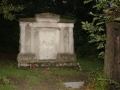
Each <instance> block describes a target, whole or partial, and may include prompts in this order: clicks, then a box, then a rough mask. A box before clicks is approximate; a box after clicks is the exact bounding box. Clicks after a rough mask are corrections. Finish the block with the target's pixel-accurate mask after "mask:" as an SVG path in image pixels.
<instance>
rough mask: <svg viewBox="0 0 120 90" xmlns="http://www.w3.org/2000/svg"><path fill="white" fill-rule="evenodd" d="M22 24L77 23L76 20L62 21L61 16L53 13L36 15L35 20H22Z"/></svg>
mask: <svg viewBox="0 0 120 90" xmlns="http://www.w3.org/2000/svg"><path fill="white" fill-rule="evenodd" d="M19 21H20V22H38V23H39V22H40V23H41V22H42V23H43V22H51V23H75V20H68V19H60V15H57V14H53V13H41V14H35V18H20V19H19Z"/></svg>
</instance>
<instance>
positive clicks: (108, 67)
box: [104, 22, 120, 90]
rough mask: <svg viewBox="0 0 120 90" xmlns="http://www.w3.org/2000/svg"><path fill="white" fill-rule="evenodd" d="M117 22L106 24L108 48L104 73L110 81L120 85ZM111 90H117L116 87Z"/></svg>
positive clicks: (119, 33) (119, 51)
mask: <svg viewBox="0 0 120 90" xmlns="http://www.w3.org/2000/svg"><path fill="white" fill-rule="evenodd" d="M117 25H118V23H116V22H107V23H106V33H107V38H106V46H105V60H104V73H105V75H107V76H108V77H109V78H110V79H112V80H114V81H115V82H118V83H120V59H119V58H120V30H114V27H115V26H117ZM111 90H116V89H115V88H114V87H113V88H112V89H111Z"/></svg>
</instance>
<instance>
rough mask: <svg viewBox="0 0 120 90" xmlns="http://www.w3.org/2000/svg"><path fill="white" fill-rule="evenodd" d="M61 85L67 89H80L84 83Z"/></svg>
mask: <svg viewBox="0 0 120 90" xmlns="http://www.w3.org/2000/svg"><path fill="white" fill-rule="evenodd" d="M63 84H65V87H67V88H80V87H81V86H83V85H84V82H83V81H81V82H64V83H63Z"/></svg>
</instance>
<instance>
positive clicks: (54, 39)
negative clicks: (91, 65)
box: [17, 13, 76, 67]
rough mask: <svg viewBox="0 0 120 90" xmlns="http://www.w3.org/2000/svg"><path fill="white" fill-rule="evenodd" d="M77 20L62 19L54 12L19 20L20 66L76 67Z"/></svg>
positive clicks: (18, 57)
mask: <svg viewBox="0 0 120 90" xmlns="http://www.w3.org/2000/svg"><path fill="white" fill-rule="evenodd" d="M74 22H75V21H74V20H66V19H61V18H60V15H56V14H53V13H41V14H36V15H35V18H20V19H19V25H20V53H19V54H18V56H17V61H18V67H20V66H30V65H31V64H35V65H36V64H39V65H41V66H44V65H46V66H48V65H50V64H51V65H53V64H54V65H56V66H62V65H68V66H70V65H75V63H76V55H75V53H74V39H73V27H74Z"/></svg>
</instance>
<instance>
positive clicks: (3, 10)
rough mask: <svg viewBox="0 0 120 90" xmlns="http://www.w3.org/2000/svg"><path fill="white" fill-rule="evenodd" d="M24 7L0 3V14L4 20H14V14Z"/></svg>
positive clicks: (5, 2)
mask: <svg viewBox="0 0 120 90" xmlns="http://www.w3.org/2000/svg"><path fill="white" fill-rule="evenodd" d="M23 8H24V7H23V6H21V5H13V4H8V1H7V0H2V1H1V2H0V14H3V15H4V18H5V19H9V20H13V19H15V14H14V13H15V12H18V11H21V10H22V9H23Z"/></svg>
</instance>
